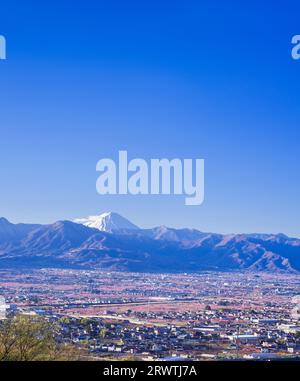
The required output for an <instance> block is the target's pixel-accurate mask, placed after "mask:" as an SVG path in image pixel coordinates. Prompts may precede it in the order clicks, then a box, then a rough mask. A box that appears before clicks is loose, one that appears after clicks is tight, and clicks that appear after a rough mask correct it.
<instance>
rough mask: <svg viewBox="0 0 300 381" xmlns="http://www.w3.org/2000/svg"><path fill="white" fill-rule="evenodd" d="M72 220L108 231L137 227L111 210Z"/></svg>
mask: <svg viewBox="0 0 300 381" xmlns="http://www.w3.org/2000/svg"><path fill="white" fill-rule="evenodd" d="M74 222H76V223H77V224H82V225H85V226H88V227H90V228H95V229H98V230H101V231H105V232H109V233H111V232H113V231H117V230H123V229H127V230H137V229H139V227H138V226H136V225H134V224H133V223H131V222H130V221H129V220H127V219H126V218H124V217H122V216H121V215H120V214H118V213H113V212H105V213H102V214H100V215H98V216H89V217H86V218H77V219H76V220H74Z"/></svg>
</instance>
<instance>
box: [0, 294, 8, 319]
mask: <svg viewBox="0 0 300 381" xmlns="http://www.w3.org/2000/svg"><path fill="white" fill-rule="evenodd" d="M8 308H9V305H8V304H6V302H5V299H4V297H3V296H0V320H3V319H6V310H7V309H8Z"/></svg>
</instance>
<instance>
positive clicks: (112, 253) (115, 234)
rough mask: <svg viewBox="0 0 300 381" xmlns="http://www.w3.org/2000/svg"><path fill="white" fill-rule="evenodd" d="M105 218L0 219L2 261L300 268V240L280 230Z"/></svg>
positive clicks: (182, 268)
mask: <svg viewBox="0 0 300 381" xmlns="http://www.w3.org/2000/svg"><path fill="white" fill-rule="evenodd" d="M102 216H103V215H102ZM93 218H94V217H93ZM105 219H106V220H105V221H104V222H105V223H103V221H102V220H101V221H100V220H99V219H95V220H96V221H97V223H96V224H95V226H97V228H94V227H89V226H86V220H85V219H82V221H84V222H85V223H83V222H82V223H80V222H78V221H80V220H77V222H71V221H59V222H56V223H54V224H50V225H29V224H12V223H10V222H9V221H7V220H6V219H5V218H0V266H1V267H11V266H14V267H17V266H29V267H64V268H89V269H106V270H115V271H137V272H197V271H203V270H214V271H235V270H248V271H270V272H278V271H284V272H298V271H300V240H299V239H295V238H289V237H287V236H285V235H283V234H277V235H272V234H235V235H234V234H233V235H222V234H215V233H203V232H200V231H198V230H195V229H171V228H168V227H165V226H161V227H156V228H153V229H139V228H138V227H137V226H136V225H134V224H131V223H130V222H129V221H128V220H126V219H124V218H123V217H121V216H119V215H117V214H110V215H109V217H108V215H107V214H105ZM99 221H100V223H99ZM118 223H119V224H121V226H120V227H119V226H118ZM112 227H113V229H112ZM106 229H108V230H109V231H105V230H106Z"/></svg>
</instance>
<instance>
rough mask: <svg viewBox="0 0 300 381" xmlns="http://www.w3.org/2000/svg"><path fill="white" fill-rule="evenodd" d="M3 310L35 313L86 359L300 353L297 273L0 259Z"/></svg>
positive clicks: (299, 279)
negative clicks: (43, 264) (31, 264)
mask: <svg viewBox="0 0 300 381" xmlns="http://www.w3.org/2000/svg"><path fill="white" fill-rule="evenodd" d="M0 295H1V299H2V304H1V306H0V307H1V309H0V313H1V316H0V318H1V319H8V318H10V317H13V316H14V315H19V314H21V315H28V316H40V317H41V318H42V319H45V320H46V321H48V322H51V323H55V324H56V326H57V327H58V329H57V331H56V333H55V335H56V340H57V341H58V342H60V343H62V344H66V345H69V346H74V348H76V349H78V350H80V351H82V353H84V356H85V359H91V360H112V359H116V360H131V359H132V360H234V359H243V360H248V359H249V360H250V359H256V360H272V359H297V358H299V357H300V324H299V321H298V317H299V314H298V308H299V309H300V307H299V306H298V304H297V303H298V302H299V303H300V298H299V299H298V295H300V275H297V274H280V273H277V274H269V273H253V272H226V273H225V272H200V273H195V274H162V273H160V274H153V273H129V272H103V271H93V270H66V269H54V268H50V269H49V268H47V269H46V268H45V269H35V270H31V269H22V270H21V269H18V270H14V269H1V270H0Z"/></svg>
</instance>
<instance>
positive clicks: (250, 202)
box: [0, 0, 300, 237]
mask: <svg viewBox="0 0 300 381" xmlns="http://www.w3.org/2000/svg"><path fill="white" fill-rule="evenodd" d="M200 3H201V4H200ZM279 3H281V5H279ZM299 17H300V5H299V3H298V5H297V2H296V1H285V2H283V1H282V2H279V1H276V2H275V1H272V2H271V1H269V2H268V1H266V2H262V1H257V0H254V1H243V2H242V1H236V2H233V1H222V2H221V1H220V2H218V1H203V2H200V1H189V0H185V1H176V0H173V1H169V0H168V1H166V0H160V1H158V0H157V1H156V0H152V1H147V0H146V1H130V0H129V1H101V0H100V1H90V0H85V1H76V2H73V1H55V0H54V1H51V2H41V1H26V2H21V1H18V2H16V1H14V0H10V1H8V0H7V1H6V0H4V1H2V2H1V7H0V34H2V35H5V36H6V39H7V57H8V59H7V60H6V61H0V86H1V87H0V89H1V92H0V162H1V165H0V176H1V183H0V185H1V193H0V215H2V216H5V217H7V218H8V219H10V220H11V221H13V222H20V221H23V222H41V223H48V222H52V221H55V220H58V219H72V218H75V217H82V216H86V215H90V214H97V213H100V212H102V211H106V210H113V211H116V212H119V213H120V214H122V215H124V216H126V217H128V218H129V219H131V220H132V221H133V222H134V223H136V224H139V225H141V226H144V227H149V226H153V225H160V224H165V225H169V226H175V227H180V226H189V227H196V228H199V229H201V230H205V231H216V232H274V233H277V232H283V233H287V234H290V235H293V236H299V237H300V224H299V216H300V202H299V194H300V176H299V166H300V152H299V142H300V139H299V138H300V130H299V121H300V107H299V101H300V61H294V60H292V59H291V54H290V51H291V42H290V41H291V37H292V36H293V35H294V34H300V23H299ZM120 149H126V150H128V152H129V155H130V157H132V158H133V157H141V158H145V159H150V158H156V157H158V158H159V157H168V158H173V157H179V158H188V157H192V158H204V159H205V160H206V198H205V202H204V204H203V205H201V206H198V207H197V206H193V207H188V206H185V205H184V196H183V197H178V196H175V197H174V196H173V197H168V196H143V197H142V196H99V195H98V194H97V193H96V189H95V183H96V178H97V173H96V171H95V166H96V162H97V161H98V160H99V159H100V158H103V157H112V158H114V157H116V155H117V152H118V151H119V150H120Z"/></svg>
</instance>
